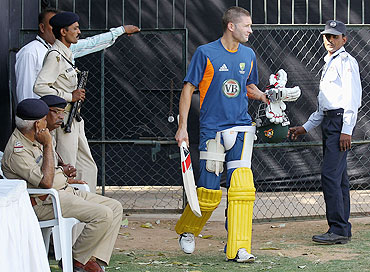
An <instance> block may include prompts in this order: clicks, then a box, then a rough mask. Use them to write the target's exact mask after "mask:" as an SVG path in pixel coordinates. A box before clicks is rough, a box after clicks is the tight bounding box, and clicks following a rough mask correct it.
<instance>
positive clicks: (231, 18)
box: [222, 7, 251, 32]
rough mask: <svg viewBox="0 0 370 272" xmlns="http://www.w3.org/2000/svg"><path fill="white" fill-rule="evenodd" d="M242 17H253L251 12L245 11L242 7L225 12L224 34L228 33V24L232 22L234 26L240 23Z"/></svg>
mask: <svg viewBox="0 0 370 272" xmlns="http://www.w3.org/2000/svg"><path fill="white" fill-rule="evenodd" d="M242 15H244V16H248V17H251V14H250V13H249V11H248V10H246V9H243V8H241V7H231V8H228V9H227V10H226V11H225V12H224V15H223V16H222V30H223V32H225V31H226V29H227V25H228V23H230V22H232V23H234V24H237V23H239V21H240V17H241V16H242Z"/></svg>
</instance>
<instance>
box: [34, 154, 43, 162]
mask: <svg viewBox="0 0 370 272" xmlns="http://www.w3.org/2000/svg"><path fill="white" fill-rule="evenodd" d="M41 159H42V155H40V156H38V157H37V158H36V160H35V161H36V163H37V164H38V163H39V162H40V161H41Z"/></svg>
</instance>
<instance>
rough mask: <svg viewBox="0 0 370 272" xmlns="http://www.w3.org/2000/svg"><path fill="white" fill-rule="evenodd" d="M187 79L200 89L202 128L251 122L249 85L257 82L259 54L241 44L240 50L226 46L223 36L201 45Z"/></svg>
mask: <svg viewBox="0 0 370 272" xmlns="http://www.w3.org/2000/svg"><path fill="white" fill-rule="evenodd" d="M184 82H190V83H191V84H193V85H194V86H196V87H198V88H199V92H200V117H199V121H200V131H203V130H213V131H221V130H224V129H227V128H231V127H234V126H242V125H251V122H252V119H251V117H250V115H249V114H248V97H247V88H246V86H247V85H250V84H256V85H257V84H258V72H257V62H256V55H255V53H254V52H253V50H252V49H251V48H249V47H246V46H244V45H242V44H239V47H238V49H237V51H235V52H230V51H228V50H226V49H225V48H224V47H223V45H222V43H221V39H218V40H216V41H214V42H211V43H208V44H205V45H202V46H199V47H198V49H197V50H196V52H195V53H194V56H193V58H192V60H191V63H190V65H189V68H188V73H187V75H186V77H185V79H184Z"/></svg>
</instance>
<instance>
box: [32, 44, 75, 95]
mask: <svg viewBox="0 0 370 272" xmlns="http://www.w3.org/2000/svg"><path fill="white" fill-rule="evenodd" d="M52 50H57V51H58V52H57V51H52ZM62 55H63V56H64V57H65V58H66V59H68V60H69V61H70V62H71V63H73V55H72V51H71V50H70V49H69V48H68V47H67V46H65V45H64V44H63V43H62V42H61V41H60V40H56V41H55V43H54V45H53V46H52V47H51V48H50V50H49V52H48V53H47V55H46V56H45V59H44V64H43V66H42V69H41V71H40V73H39V75H38V76H37V79H36V82H35V85H34V87H33V91H34V92H35V93H36V94H37V95H39V96H45V95H48V94H53V95H57V96H60V97H62V98H64V99H65V100H66V101H67V102H71V101H72V92H73V91H74V90H76V89H77V82H78V80H77V72H76V69H75V68H73V67H72V65H71V64H70V63H68V61H67V60H65V59H64V57H63V56H62Z"/></svg>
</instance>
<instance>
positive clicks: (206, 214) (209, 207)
mask: <svg viewBox="0 0 370 272" xmlns="http://www.w3.org/2000/svg"><path fill="white" fill-rule="evenodd" d="M197 195H198V201H199V207H200V211H201V212H202V217H197V216H196V215H195V214H194V213H193V212H192V211H191V209H190V206H189V204H187V205H186V207H185V210H184V212H183V213H182V215H181V217H180V219H179V221H177V224H176V227H175V231H176V232H177V234H182V233H184V232H190V233H193V234H194V235H195V236H198V235H199V233H200V232H201V231H202V229H203V227H204V225H205V224H206V222H207V221H208V219H209V218H210V217H211V215H212V212H213V211H214V210H215V209H216V208H217V206H218V204H220V201H221V197H222V191H221V190H210V189H206V188H204V187H199V188H197Z"/></svg>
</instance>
